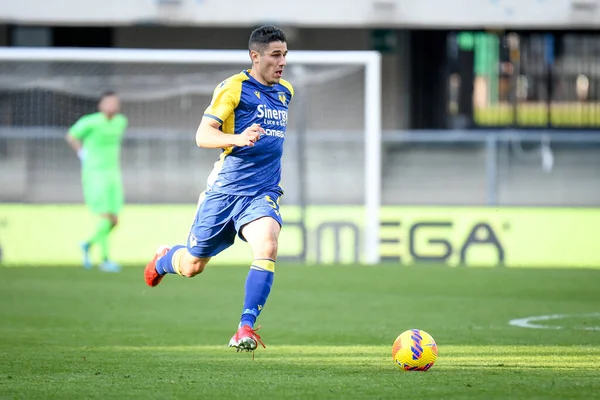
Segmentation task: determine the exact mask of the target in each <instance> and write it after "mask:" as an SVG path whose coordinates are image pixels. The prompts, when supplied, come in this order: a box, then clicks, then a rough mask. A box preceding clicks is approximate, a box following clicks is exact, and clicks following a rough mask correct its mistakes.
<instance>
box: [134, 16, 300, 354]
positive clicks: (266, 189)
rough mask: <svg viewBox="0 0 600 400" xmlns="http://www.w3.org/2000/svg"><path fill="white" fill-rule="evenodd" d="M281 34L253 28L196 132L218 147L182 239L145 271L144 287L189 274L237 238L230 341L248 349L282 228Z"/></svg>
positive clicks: (284, 107) (284, 95)
mask: <svg viewBox="0 0 600 400" xmlns="http://www.w3.org/2000/svg"><path fill="white" fill-rule="evenodd" d="M287 53H288V50H287V39H286V35H285V33H284V32H283V31H282V30H280V29H279V28H277V27H274V26H268V25H266V26H262V27H260V28H258V29H256V30H254V31H253V32H252V34H251V35H250V40H249V55H250V60H251V62H252V67H251V69H249V70H244V71H242V72H240V73H238V74H236V75H233V76H231V77H229V78H227V79H225V80H224V81H223V82H221V83H220V84H219V85H218V86H217V87H216V89H215V91H214V93H213V98H212V102H211V103H210V105H209V106H208V108H207V109H206V110H205V112H204V116H203V117H202V120H201V122H200V126H199V127H198V130H197V132H196V143H197V145H198V146H199V147H207V148H221V149H222V152H221V155H220V157H219V160H218V161H217V162H216V163H215V166H214V169H213V171H212V172H211V174H210V175H209V177H208V180H207V187H206V190H205V191H204V192H202V193H201V194H200V197H199V199H198V206H197V211H196V217H195V219H194V222H193V224H192V227H191V229H190V232H189V236H188V241H187V244H186V245H185V246H184V245H176V246H173V247H171V248H170V249H169V248H167V247H159V249H158V250H157V252H156V254H155V256H154V258H153V259H152V261H150V262H149V263H148V265H147V266H146V268H145V271H144V276H145V279H146V283H147V284H148V285H149V286H156V285H158V284H159V283H160V281H161V279H162V278H163V277H164V275H165V274H178V275H181V276H184V277H188V278H191V277H193V276H196V275H198V274H199V273H201V272H202V271H204V268H205V267H206V264H207V263H208V262H209V260H210V259H211V257H214V256H216V255H217V254H219V253H220V252H222V251H223V250H225V249H226V248H228V247H229V246H231V245H232V244H233V242H234V240H235V237H236V235H237V236H238V237H239V238H240V239H241V240H243V241H246V242H247V243H248V244H249V245H250V248H251V249H252V253H253V256H254V261H253V262H252V265H251V267H250V271H249V273H248V277H247V278H246V284H245V297H244V305H243V311H242V315H241V319H240V324H239V326H238V330H237V332H236V333H235V335H233V337H232V338H231V340H230V341H229V346H230V347H234V348H236V349H237V350H238V351H240V350H246V351H254V350H255V349H256V347H257V345H258V343H260V344H261V345H262V346H263V347H264V344H263V342H262V341H261V339H260V336H258V335H257V334H256V329H254V324H255V322H256V318H257V317H258V316H259V314H260V313H261V310H262V309H263V307H264V306H265V302H266V301H267V297H268V296H269V293H270V291H271V285H272V284H273V277H274V272H275V260H276V257H277V241H278V237H279V232H280V229H281V225H282V219H281V215H280V212H279V197H280V196H281V195H282V194H283V191H282V189H281V187H280V186H279V181H280V179H281V156H282V154H283V141H284V138H285V131H286V126H287V121H288V106H289V103H290V100H291V99H292V97H293V95H294V89H293V88H292V86H291V85H290V84H289V83H288V82H286V81H285V80H283V79H281V76H282V73H283V70H284V67H285V65H286V56H287Z"/></svg>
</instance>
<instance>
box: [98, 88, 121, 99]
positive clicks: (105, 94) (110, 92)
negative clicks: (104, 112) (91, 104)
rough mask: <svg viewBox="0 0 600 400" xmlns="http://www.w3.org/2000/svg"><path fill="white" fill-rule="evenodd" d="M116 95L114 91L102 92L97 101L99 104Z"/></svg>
mask: <svg viewBox="0 0 600 400" xmlns="http://www.w3.org/2000/svg"><path fill="white" fill-rule="evenodd" d="M116 95H117V92H115V91H114V90H106V91H104V92H102V94H101V95H100V98H99V99H98V101H99V102H100V101H102V100H104V99H105V98H107V97H111V96H116Z"/></svg>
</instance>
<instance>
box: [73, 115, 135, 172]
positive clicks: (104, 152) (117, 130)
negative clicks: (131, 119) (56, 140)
mask: <svg viewBox="0 0 600 400" xmlns="http://www.w3.org/2000/svg"><path fill="white" fill-rule="evenodd" d="M126 128H127V117H125V116H124V115H123V114H117V115H115V116H113V117H112V118H111V119H108V117H106V115H104V114H103V113H101V112H98V113H94V114H88V115H84V116H83V117H81V118H80V119H79V120H78V121H77V122H76V123H75V124H74V125H73V126H72V127H71V129H70V130H69V134H70V135H71V136H73V137H74V138H75V139H78V140H79V141H81V143H82V146H83V149H84V153H85V156H84V158H83V161H82V164H83V165H82V170H83V172H84V173H96V172H106V173H113V172H116V173H119V171H120V153H121V141H122V139H123V135H124V133H125V129H126Z"/></svg>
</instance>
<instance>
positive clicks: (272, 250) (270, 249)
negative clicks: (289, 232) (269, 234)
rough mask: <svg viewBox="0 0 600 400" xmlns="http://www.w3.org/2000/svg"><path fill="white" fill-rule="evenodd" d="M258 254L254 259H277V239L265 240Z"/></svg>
mask: <svg viewBox="0 0 600 400" xmlns="http://www.w3.org/2000/svg"><path fill="white" fill-rule="evenodd" d="M259 253H260V254H257V255H256V256H255V258H271V259H273V260H274V259H275V258H276V257H277V239H275V238H270V239H267V240H265V242H264V243H263V244H262V245H261V246H260V249H259Z"/></svg>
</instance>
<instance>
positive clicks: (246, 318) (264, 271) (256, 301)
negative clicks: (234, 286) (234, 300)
mask: <svg viewBox="0 0 600 400" xmlns="http://www.w3.org/2000/svg"><path fill="white" fill-rule="evenodd" d="M274 276H275V261H273V260H270V259H261V260H254V262H253V263H252V267H251V268H250V272H248V277H247V278H246V286H245V290H246V294H245V297H244V311H243V312H242V318H241V321H240V326H242V325H249V326H250V327H251V328H254V323H255V322H256V318H257V317H258V316H259V315H260V312H261V311H262V309H263V307H264V306H265V303H266V302H267V297H269V293H270V292H271V286H272V285H273V278H274Z"/></svg>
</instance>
